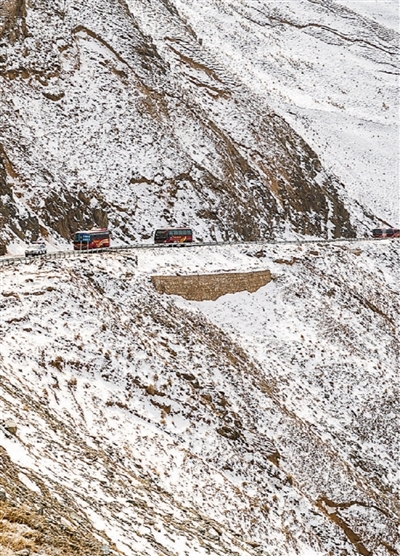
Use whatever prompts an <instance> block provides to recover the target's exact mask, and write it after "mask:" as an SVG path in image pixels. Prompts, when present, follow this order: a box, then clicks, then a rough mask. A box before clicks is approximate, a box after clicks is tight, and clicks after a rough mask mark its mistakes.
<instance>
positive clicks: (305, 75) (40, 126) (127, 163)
mask: <svg viewBox="0 0 400 556" xmlns="http://www.w3.org/2000/svg"><path fill="white" fill-rule="evenodd" d="M323 5H324V3H320V2H309V1H308V2H305V1H302V2H299V3H298V10H297V8H296V10H293V9H292V8H290V10H291V14H289V15H290V17H289V15H287V14H286V12H285V10H286V11H287V10H289V6H293V3H288V5H287V6H286V4H285V3H283V5H282V7H281V8H279V10H278V8H274V9H273V10H272V11H271V9H270V8H268V7H262V9H260V6H258V4H257V3H256V2H253V3H250V2H249V3H246V2H239V1H238V0H236V1H234V2H228V3H224V5H221V4H220V3H219V2H206V0H204V2H201V3H200V4H195V3H194V4H193V6H192V5H191V3H190V2H185V3H180V2H178V1H176V2H171V1H167V0H164V1H163V0H153V1H151V2H148V1H141V0H128V1H126V2H124V1H122V0H119V1H116V2H109V1H106V0H100V1H96V2H94V1H85V2H83V1H79V0H78V1H74V2H72V1H70V0H59V1H57V2H53V3H49V2H46V1H44V0H35V1H34V2H29V3H25V2H24V1H23V0H6V1H4V2H3V3H2V5H1V8H0V145H1V150H0V187H1V190H2V192H4V194H3V195H2V196H1V200H0V203H1V205H0V207H1V208H0V211H1V214H2V218H3V221H4V222H5V224H6V226H5V227H3V229H2V231H1V234H2V237H3V239H4V240H6V241H7V242H10V241H15V240H16V238H17V237H19V238H24V237H26V236H28V237H29V236H31V235H33V236H36V235H37V234H39V233H41V234H42V235H46V234H48V233H49V234H50V236H52V237H55V238H56V239H57V240H58V241H60V239H61V238H68V237H69V234H70V233H71V232H72V231H74V230H76V228H77V227H82V226H89V225H92V224H93V223H95V224H97V225H101V226H103V225H110V226H111V227H112V228H113V229H114V231H115V238H117V239H119V240H132V239H146V238H148V237H149V236H150V234H151V233H152V231H153V229H154V227H155V226H159V225H165V224H176V223H179V224H182V223H186V224H187V223H190V224H191V225H192V226H193V227H194V228H195V229H196V230H197V231H198V235H199V237H201V238H204V239H206V238H226V237H228V236H229V237H237V238H246V239H254V238H259V237H272V236H282V235H285V234H291V233H293V232H296V233H299V234H312V235H317V236H328V235H331V236H349V237H351V236H353V235H355V233H356V230H358V231H359V232H361V233H362V232H363V230H364V228H363V225H365V224H367V225H368V226H370V224H371V223H370V221H369V219H368V217H367V216H366V212H367V213H368V214H369V213H371V212H374V213H375V214H376V215H377V216H378V217H380V218H383V219H390V218H392V219H393V217H394V210H391V209H390V210H389V209H387V210H386V208H385V206H386V204H387V203H386V201H385V199H386V197H384V196H383V197H382V196H381V201H382V203H381V204H382V207H380V208H381V210H378V209H379V207H378V206H377V204H376V203H375V202H374V201H371V202H370V197H371V196H372V197H373V198H374V199H375V197H374V196H375V193H376V184H375V182H374V184H375V185H374V191H375V193H374V192H371V188H368V187H366V181H368V179H369V177H368V175H369V174H370V172H369V171H368V172H365V173H364V177H363V180H362V181H361V182H360V183H362V189H363V192H364V195H360V194H358V193H359V190H358V189H357V191H355V190H354V187H353V189H352V188H351V187H350V188H349V189H348V190H346V189H344V188H343V185H342V183H343V184H344V185H345V186H346V187H348V186H349V183H350V182H351V183H353V182H354V179H353V180H349V179H348V178H349V175H348V174H345V173H340V172H338V171H337V170H338V167H337V164H333V161H334V160H338V161H340V160H342V161H343V163H344V158H343V156H344V153H343V152H342V150H341V149H340V148H338V147H337V143H338V142H341V141H342V139H341V137H342V136H341V135H340V134H339V132H338V133H337V134H336V140H335V141H336V142H335V141H333V140H332V137H333V136H334V135H335V133H336V131H335V130H336V127H337V126H336V124H334V123H332V122H329V121H328V120H327V119H322V120H319V122H320V123H319V127H323V128H325V127H326V128H327V129H328V131H327V133H329V134H330V135H329V140H327V137H326V136H324V137H323V138H322V139H321V140H318V138H314V140H312V137H311V131H312V130H313V129H314V130H315V129H316V127H315V126H316V124H315V125H314V124H311V123H310V124H309V128H310V129H309V131H310V133H308V134H307V133H305V127H307V125H308V124H306V121H305V119H304V118H303V119H301V118H300V117H299V118H300V119H299V118H297V117H296V118H297V119H296V118H295V120H296V121H294V120H293V118H294V116H293V115H290V114H289V112H293V110H291V108H290V107H289V105H288V104H287V103H286V104H285V103H284V102H283V100H282V95H281V96H279V95H278V96H276V95H275V96H274V94H272V93H273V91H272V90H271V87H272V89H274V87H273V86H272V85H271V83H275V84H276V82H277V80H279V91H281V92H282V88H284V87H286V85H285V83H286V81H287V80H291V81H290V83H291V87H292V89H293V88H295V89H296V90H298V91H300V90H301V89H302V88H303V86H302V85H301V83H300V81H299V80H300V79H304V80H305V81H307V83H308V86H309V87H312V79H311V74H313V75H314V85H315V81H316V82H317V83H318V84H319V87H318V88H317V89H316V92H315V95H314V96H315V98H314V104H315V103H318V102H320V103H322V104H323V106H324V107H326V106H327V104H326V103H328V105H329V106H330V107H331V108H332V110H333V112H332V116H333V117H335V118H336V116H337V112H338V111H339V112H340V110H339V108H337V106H336V105H337V104H338V103H339V104H340V103H344V104H343V106H344V105H345V104H346V103H348V104H346V106H344V107H343V109H341V110H342V112H341V114H343V117H344V118H345V119H346V120H349V121H350V119H351V118H353V120H354V122H355V124H354V125H356V124H357V125H358V123H360V122H361V123H362V122H364V120H365V118H366V112H368V111H371V112H372V111H373V112H374V116H373V117H374V118H376V117H378V116H377V115H376V114H375V100H374V99H375V97H374V95H373V94H372V93H371V94H369V91H370V90H372V89H370V88H366V87H365V86H366V84H368V83H369V82H370V81H371V79H374V80H375V81H374V83H375V82H376V84H374V87H375V88H377V87H378V86H379V87H381V88H382V90H384V91H385V93H384V94H383V93H382V94H383V95H384V96H383V97H382V103H383V104H384V105H385V106H387V110H386V108H385V109H383V108H382V106H383V104H382V106H381V108H382V110H383V112H382V118H383V120H382V126H383V128H382V140H381V141H382V144H380V143H375V142H374V141H372V140H371V145H370V148H371V149H372V152H373V153H374V156H375V158H379V155H380V154H382V153H383V152H387V153H389V151H390V149H389V147H388V145H392V144H395V141H394V140H393V137H394V135H393V129H394V127H393V126H394V125H395V124H393V117H392V113H393V111H396V101H395V96H394V95H395V84H394V83H393V79H394V77H393V75H392V74H393V71H394V70H393V71H389V70H388V69H387V68H388V67H389V66H390V67H392V66H393V64H394V63H395V62H394V61H393V57H394V56H395V51H396V38H395V37H396V35H395V32H394V31H391V30H386V31H385V29H384V28H382V27H380V26H379V25H378V24H372V23H369V22H368V21H366V20H365V19H363V18H362V17H361V16H358V15H357V14H355V13H354V12H349V10H345V9H344V8H341V7H340V6H339V5H336V4H334V3H330V9H329V10H327V9H325V8H323ZM285 6H286V7H285ZM257 14H258V15H257ZM257 18H258V19H257ZM296 18H297V19H300V20H299V21H297V19H296ZM315 18H319V19H318V22H317V23H314V22H313V21H314V19H315ZM289 24H290V31H286V29H287V25H289ZM344 25H345V26H347V27H346V29H344V30H342V29H341V26H344ZM331 27H332V28H331ZM336 27H338V29H339V30H336ZM293 33H294V34H296V37H297V36H298V35H299V36H300V37H301V38H302V40H304V41H307V40H313V41H314V42H315V41H317V42H318V45H320V43H321V44H323V46H324V50H322V51H321V52H322V56H323V58H324V59H326V64H327V69H325V70H323V69H321V68H323V67H324V64H325V62H324V63H322V62H321V63H319V62H318V63H317V61H315V63H314V64H311V62H310V63H309V62H307V60H302V59H301V56H306V54H305V53H306V52H308V54H307V56H311V57H313V56H314V54H313V52H315V49H316V48H317V46H318V45H314V44H313V45H311V46H312V48H311V46H310V45H309V44H308V43H307V42H304V43H301V42H296V40H297V39H296V38H295V39H293V40H295V44H292V42H291V41H290V36H291V34H293ZM286 35H290V36H286ZM359 35H360V36H361V37H362V40H361V39H359ZM327 37H328V38H329V40H328V38H327ZM235 38H236V40H235ZM375 43H379V48H378V49H375V47H374V45H375ZM353 44H354V45H355V46H354V47H353ZM368 45H372V46H368ZM338 48H339V50H340V51H339V52H338V51H337V49H338ZM345 48H348V49H349V53H348V54H346V50H345ZM262 49H264V50H263V52H261V50H262ZM294 49H295V50H296V51H297V53H298V54H297V55H298V56H300V58H299V59H298V60H296V59H294V54H293V50H294ZM376 52H378V53H379V56H378V54H376ZM345 54H346V56H347V57H345V58H343V56H345ZM342 59H343V60H344V59H345V61H346V64H347V65H350V64H351V63H353V66H354V68H359V66H360V65H363V70H362V71H361V70H360V71H359V72H357V71H356V70H354V74H352V75H351V78H350V81H351V83H352V84H353V85H354V87H358V90H357V91H356V90H354V89H351V90H350V89H349V90H348V91H346V92H345V93H344V92H343V94H342V96H343V97H344V98H345V100H346V102H345V100H343V99H342V100H340V101H339V100H338V99H336V96H337V94H339V93H336V92H334V93H332V95H333V96H332V97H329V95H330V94H331V93H329V91H330V89H331V85H332V80H335V81H337V82H338V83H339V82H340V81H341V78H340V76H337V77H336V76H335V75H333V74H332V78H331V79H330V80H327V79H326V75H327V73H329V72H331V69H332V68H331V62H330V60H335V64H336V66H337V67H338V68H340V67H341V65H342ZM260 64H261V65H262V67H261V68H260ZM346 67H347V66H346ZM338 71H340V70H338ZM277 72H278V74H279V75H278V76H277V75H276V73H277ZM336 75H337V73H336ZM257 76H258V77H257ZM301 76H302V77H301ZM256 77H257V78H256ZM267 82H269V83H270V85H271V86H269V87H266V83H267ZM347 85H348V82H347V80H346V79H345V77H344V75H343V82H342V85H340V86H342V87H343V88H346V87H347ZM338 86H339V85H338ZM371 87H372V86H371ZM313 90H314V89H312V90H311V91H308V92H307V95H308V96H309V97H310V96H312V92H313ZM374 90H375V89H374ZM277 94H278V93H277ZM304 94H305V93H304ZM360 94H361V100H360ZM288 95H289V92H288ZM385 95H386V96H385ZM289 96H290V95H289ZM326 97H329V98H330V99H331V100H329V99H327V98H326ZM387 97H390V98H387ZM355 98H357V99H358V102H361V104H362V110H361V108H360V110H359V111H358V112H357V110H356V109H355V108H354V106H355V104H357V102H356V101H355V100H354V99H355ZM348 99H353V100H348ZM295 100H296V99H292V101H291V106H292V105H293V103H295V102H294V101H295ZM289 104H290V103H289ZM347 105H348V106H349V110H350V112H351V111H352V110H353V108H354V110H353V112H354V114H352V113H351V114H348V111H347V108H346V107H347ZM353 105H354V106H353ZM301 106H302V104H301V103H300V108H301ZM352 107H353V108H352ZM300 108H299V110H300ZM314 113H315V111H314ZM296 114H297V112H296ZM322 114H326V110H325V111H322ZM389 116H390V118H391V119H390V120H388V121H386V120H384V118H388V117H389ZM337 117H338V116H337ZM371 117H372V116H371ZM379 117H380V116H379ZM289 120H290V122H291V123H292V124H293V125H294V127H291V125H290V124H289V123H288V121H289ZM292 120H293V121H292ZM311 120H312V118H311ZM311 120H310V121H311ZM353 120H351V121H353ZM312 121H314V120H312ZM335 121H337V122H338V121H339V120H335ZM374 121H375V120H374ZM296 122H297V123H296ZM299 122H300V123H301V122H303V124H304V125H303V124H302V125H300V123H299ZM295 124H296V125H295ZM386 124H387V125H386ZM338 125H339V124H338ZM385 125H386V127H385ZM310 126H311V127H310ZM335 126H336V127H335ZM390 126H391V127H390ZM295 128H296V129H297V132H296V131H295ZM349 133H350V131H349ZM391 133H392V135H391ZM350 135H351V133H350ZM361 135H362V134H361ZM361 135H360V137H361ZM302 136H304V137H306V139H307V141H308V143H307V142H305V141H304V139H302ZM352 136H353V140H352V142H353V144H354V143H356V144H359V143H360V141H361V138H360V137H359V136H357V137H356V138H355V137H354V134H353V135H352ZM326 142H328V143H329V144H330V145H331V146H330V147H329V148H328V145H325V143H326ZM310 145H312V146H310ZM343 145H344V144H343ZM344 146H345V145H344ZM345 147H346V148H345V149H344V150H346V152H348V151H349V148H350V147H349V141H348V142H347V143H346V146H345ZM350 150H351V149H350ZM357 152H358V151H357ZM351 153H352V154H351ZM351 153H350V154H351V156H353V155H354V156H355V153H356V151H354V149H353V150H351ZM349 156H350V155H349ZM351 156H350V158H349V157H348V158H346V164H350V165H351V166H352V167H353V168H355V169H356V170H357V168H358V167H357V168H356V167H355V165H354V163H353V162H351V160H352V159H351ZM354 156H353V158H354ZM382 156H383V154H382ZM388 156H389V155H388ZM321 157H322V158H323V159H324V160H323V163H321ZM356 158H357V161H358V163H359V162H360V161H361V160H362V164H363V165H364V166H365V164H367V165H368V161H367V160H365V157H364V155H363V154H360V155H359V156H357V157H356ZM324 166H325V167H331V166H332V169H333V172H336V173H337V175H338V176H339V179H338V178H337V177H335V174H334V173H333V172H332V171H331V170H329V171H326V170H325V169H324ZM393 168H394V166H393V165H392V169H393ZM4 171H5V176H4ZM391 171H392V170H388V175H387V177H385V178H383V181H384V189H382V191H383V190H388V191H389V193H390V195H389V196H390V199H391V201H390V202H391V203H392V204H391V206H392V205H393V193H394V192H393V187H392V186H391V185H390V183H392V182H391V180H392V177H393V176H392V177H390V176H389V173H390V172H391ZM393 171H394V170H393ZM357 172H358V170H357ZM391 175H392V174H391ZM358 180H359V173H358V174H356V180H355V181H357V183H358ZM392 181H393V180H392ZM348 182H349V183H348ZM351 183H350V185H351ZM380 184H382V180H381V181H380ZM353 185H354V184H353ZM380 191H381V190H380ZM349 194H350V197H349ZM351 197H354V198H356V200H358V202H361V203H362V204H363V205H364V209H361V207H360V206H359V205H358V204H355V203H354V202H353V201H352V200H351ZM392 208H393V207H392Z"/></svg>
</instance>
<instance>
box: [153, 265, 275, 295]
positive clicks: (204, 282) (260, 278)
mask: <svg viewBox="0 0 400 556" xmlns="http://www.w3.org/2000/svg"><path fill="white" fill-rule="evenodd" d="M273 278H274V277H273V276H272V274H271V272H270V271H269V270H259V271H256V272H230V273H224V274H194V275H188V276H152V277H151V280H152V282H153V285H154V287H155V289H156V290H157V291H158V292H159V293H166V294H168V295H180V296H181V297H184V298H185V299H189V300H191V301H205V300H212V301H215V300H216V299H218V297H221V295H226V294H227V293H237V292H241V291H248V292H251V293H254V292H255V291H257V290H258V289H260V288H261V287H262V286H265V285H266V284H268V283H269V282H270V281H271V280H273Z"/></svg>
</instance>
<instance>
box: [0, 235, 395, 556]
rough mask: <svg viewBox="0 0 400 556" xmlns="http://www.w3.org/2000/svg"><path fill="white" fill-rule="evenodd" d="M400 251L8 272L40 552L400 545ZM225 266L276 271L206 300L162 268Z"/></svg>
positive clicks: (3, 434)
mask: <svg viewBox="0 0 400 556" xmlns="http://www.w3.org/2000/svg"><path fill="white" fill-rule="evenodd" d="M399 255H400V252H399V245H398V244H396V243H393V242H390V241H382V242H377V243H372V244H371V243H364V244H362V245H361V246H359V247H358V248H355V247H354V245H352V244H348V245H346V244H344V245H341V246H322V245H321V246H317V247H315V246H308V247H303V248H298V247H297V246H287V247H284V246H271V247H268V248H264V249H263V251H262V256H260V250H259V248H258V249H257V247H256V246H255V247H254V248H252V249H248V248H247V249H246V248H240V247H234V248H232V247H230V248H228V247H226V248H221V247H220V248H213V249H209V248H199V247H198V248H191V249H189V248H186V250H184V249H182V250H174V249H172V250H164V251H162V252H147V253H145V252H142V253H141V255H140V256H139V261H138V266H136V262H135V259H129V258H126V257H123V256H121V255H115V254H112V255H110V256H109V257H108V258H107V259H104V258H103V257H101V256H99V255H93V256H91V257H90V258H84V259H81V258H78V259H76V260H75V259H73V260H64V261H57V262H50V261H48V262H43V263H38V262H37V261H33V262H31V263H29V264H27V265H21V267H20V268H19V269H18V270H17V269H15V268H14V269H6V270H4V272H3V273H2V293H1V297H0V302H1V311H2V316H3V320H2V324H1V336H2V338H3V339H4V344H3V346H4V347H2V354H1V359H0V373H1V391H0V392H1V394H0V396H1V397H0V403H1V413H2V419H3V425H2V426H1V427H0V446H1V447H0V454H1V458H2V462H3V463H2V472H1V474H0V483H1V484H0V487H1V488H2V490H3V491H4V492H5V493H6V496H7V501H6V502H5V503H4V502H2V503H1V504H2V512H3V520H2V521H1V522H0V523H2V524H4V523H5V522H7V520H8V519H9V518H8V516H9V515H10V512H11V511H12V509H13V508H14V511H15V508H17V509H20V508H22V509H24V511H25V512H29V515H30V516H31V517H30V519H31V522H32V521H33V522H36V523H38V525H39V527H38V529H35V531H36V532H35V535H37V536H36V537H31V536H28V538H27V542H28V540H29V539H31V541H30V542H31V544H32V546H34V550H33V553H38V554H49V553H50V554H55V555H58V554H68V555H69V554H86V552H85V550H88V554H101V553H102V552H101V551H102V550H103V551H104V550H105V549H107V550H109V551H110V553H115V554H123V555H126V556H128V555H129V556H131V555H135V556H136V555H137V554H142V555H146V556H149V555H151V556H152V555H154V556H159V555H160V554H163V555H171V554H174V555H175V554H179V555H180V554H182V555H188V556H189V555H190V556H191V555H193V554H204V555H205V554H215V555H217V554H218V555H221V556H222V555H224V556H225V555H227V554H232V555H233V554H236V555H237V554H239V555H254V556H256V555H261V554H262V555H282V556H283V555H295V554H299V555H311V554H312V555H324V556H325V555H328V554H329V555H336V554H341V555H343V556H345V555H352V556H355V555H357V554H362V555H364V556H366V555H380V556H392V555H393V554H397V553H398V552H399V549H400V538H399V533H398V525H399V515H400V508H399V481H398V459H399V440H398V439H399V437H400V436H399V433H400V431H399V421H398V418H397V416H398V413H399V380H398V369H399V361H400V360H399V342H398V322H399V317H400V306H399V294H400V291H399V269H398V264H397V262H398V258H399ZM222 267H223V268H224V270H225V272H227V271H228V270H230V271H239V270H240V271H241V272H256V271H259V270H265V269H269V270H270V271H271V272H272V273H273V274H274V276H275V279H274V280H273V281H271V282H269V283H268V284H267V285H266V286H264V287H262V288H261V289H259V290H258V291H257V292H255V293H248V292H242V293H237V294H232V295H227V296H223V297H220V298H219V299H218V300H217V301H205V302H196V301H187V300H185V299H183V298H180V297H174V296H172V297H171V296H168V295H166V294H160V293H157V291H156V290H155V289H154V287H153V284H152V281H151V276H153V275H154V274H157V275H162V274H166V275H169V274H172V273H173V272H174V270H173V269H174V268H175V269H176V268H179V271H180V273H183V274H187V275H189V274H193V272H194V270H196V271H197V272H200V273H208V274H210V273H213V272H220V271H221V268H222ZM10 419H11V420H12V421H13V422H14V423H15V424H16V426H17V429H16V431H15V430H14V431H13V433H11V432H9V428H7V420H10ZM8 427H9V425H8ZM23 523H25V522H23ZM31 528H32V525H31ZM54 539H58V541H57V542H58V544H57V542H55V543H54V546H53V548H52V551H50V552H49V549H48V548H47V547H48V546H49V545H50V546H51V542H52V540H54ZM78 539H82V544H80V543H79V542H78ZM67 541H68V543H69V544H68V543H67ZM85 543H86V544H85ZM96 551H97V552H96Z"/></svg>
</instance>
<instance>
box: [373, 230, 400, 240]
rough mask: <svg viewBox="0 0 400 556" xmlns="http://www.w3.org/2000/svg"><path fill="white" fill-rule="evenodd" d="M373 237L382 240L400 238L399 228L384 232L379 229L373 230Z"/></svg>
mask: <svg viewBox="0 0 400 556" xmlns="http://www.w3.org/2000/svg"><path fill="white" fill-rule="evenodd" d="M372 237H375V238H381V239H384V238H392V237H400V230H399V229H397V228H387V229H384V230H382V229H380V228H377V229H376V230H372Z"/></svg>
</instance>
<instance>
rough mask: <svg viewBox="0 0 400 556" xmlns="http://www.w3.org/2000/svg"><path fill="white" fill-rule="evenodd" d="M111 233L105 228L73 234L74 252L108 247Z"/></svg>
mask: <svg viewBox="0 0 400 556" xmlns="http://www.w3.org/2000/svg"><path fill="white" fill-rule="evenodd" d="M110 237H111V232H110V230H107V228H99V229H97V230H86V231H80V232H75V233H74V234H73V236H72V242H73V244H74V250H75V251H83V250H86V249H102V248H105V247H110Z"/></svg>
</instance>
